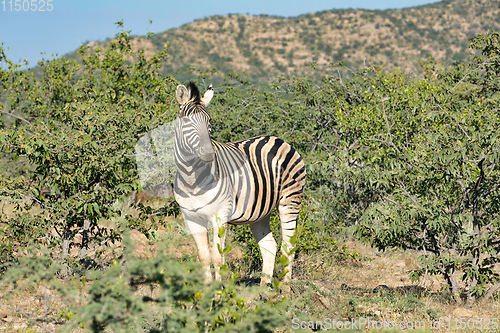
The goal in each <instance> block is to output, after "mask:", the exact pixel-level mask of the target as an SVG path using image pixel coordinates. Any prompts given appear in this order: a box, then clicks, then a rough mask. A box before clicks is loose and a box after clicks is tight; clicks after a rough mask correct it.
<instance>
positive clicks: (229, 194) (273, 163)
mask: <svg viewBox="0 0 500 333" xmlns="http://www.w3.org/2000/svg"><path fill="white" fill-rule="evenodd" d="M212 96H213V90H212V89H211V87H210V88H209V90H208V91H207V92H206V93H205V95H204V96H203V97H200V93H199V91H198V88H197V87H196V85H195V84H193V83H189V84H188V86H187V87H185V86H183V85H179V86H178V87H177V91H176V98H177V101H178V102H179V104H180V110H179V114H178V117H177V120H176V124H175V149H174V152H175V164H176V168H177V174H176V177H175V184H174V196H175V199H176V201H177V202H178V204H179V206H180V209H181V212H182V214H183V217H184V221H185V223H186V226H187V228H188V229H189V231H190V232H191V233H192V235H193V237H194V239H195V241H196V245H197V248H198V255H199V258H200V260H201V261H202V263H203V266H204V268H205V269H206V278H207V280H211V279H212V274H211V271H210V264H211V263H212V264H213V266H214V268H215V277H216V278H217V279H220V274H219V268H220V266H221V265H223V264H224V258H223V255H222V254H221V251H220V250H219V246H220V248H221V249H223V248H224V238H225V233H221V235H219V234H220V232H219V231H220V230H224V229H220V228H221V227H223V226H225V225H226V224H227V223H230V224H249V225H250V228H251V230H252V233H253V236H254V237H255V239H256V240H257V243H258V244H259V247H260V250H261V253H262V257H263V269H262V270H263V273H264V276H263V278H262V279H261V284H265V283H268V282H270V280H269V278H270V277H272V275H273V269H274V262H275V255H276V248H277V246H276V241H275V240H274V238H273V235H272V233H271V229H270V225H269V220H270V215H271V212H272V210H273V209H274V208H275V207H278V212H279V216H280V220H281V230H282V244H283V246H282V248H283V249H284V250H285V251H282V252H283V254H284V255H285V256H287V257H288V260H289V266H288V270H289V271H288V273H287V274H286V275H285V280H290V278H291V274H292V265H293V254H291V253H290V251H291V250H292V244H291V243H290V238H291V237H292V236H293V235H294V233H295V227H296V222H297V217H298V215H299V210H300V205H301V201H302V197H303V189H304V185H305V177H306V172H305V166H304V161H303V160H302V158H301V157H300V155H299V154H298V153H297V151H295V150H294V149H293V148H292V147H291V146H290V145H289V144H287V143H286V142H284V141H283V140H281V139H279V138H276V137H273V136H257V137H253V138H248V139H243V140H239V141H235V142H229V143H221V142H217V141H215V140H212V139H211V138H210V131H211V129H210V119H211V118H210V115H209V113H208V112H207V109H206V107H207V105H208V103H209V102H210V99H211V98H212ZM209 224H211V225H212V228H213V244H212V249H210V247H209V241H208V237H207V236H208V227H209ZM220 236H222V237H220ZM218 244H219V245H218Z"/></svg>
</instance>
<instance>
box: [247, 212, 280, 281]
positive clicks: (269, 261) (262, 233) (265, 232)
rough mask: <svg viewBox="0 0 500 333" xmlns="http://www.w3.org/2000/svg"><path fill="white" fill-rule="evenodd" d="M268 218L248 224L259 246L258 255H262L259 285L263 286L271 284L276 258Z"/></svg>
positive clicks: (274, 243)
mask: <svg viewBox="0 0 500 333" xmlns="http://www.w3.org/2000/svg"><path fill="white" fill-rule="evenodd" d="M269 221H270V218H269V216H266V217H265V218H263V219H262V220H260V221H257V222H255V223H253V224H250V229H251V230H252V234H253V237H254V238H255V240H256V241H257V243H258V244H259V248H260V253H261V254H262V273H263V274H264V275H263V276H262V278H261V280H260V285H261V286H263V285H265V284H267V283H270V282H271V279H270V278H272V277H273V272H274V261H275V258H276V248H277V245H276V241H275V240H274V237H273V233H272V232H271V226H270V224H269Z"/></svg>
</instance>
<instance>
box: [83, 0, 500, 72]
mask: <svg viewBox="0 0 500 333" xmlns="http://www.w3.org/2000/svg"><path fill="white" fill-rule="evenodd" d="M488 29H494V30H497V31H498V30H500V1H499V0H445V1H441V2H438V3H435V4H430V5H424V6H419V7H413V8H405V9H397V10H375V11H373V10H353V9H347V10H328V11H322V12H318V13H315V14H307V15H301V16H297V17H288V18H285V17H274V16H267V15H261V16H248V15H231V14H230V15H226V16H213V17H208V18H205V19H200V20H197V21H195V22H192V23H189V24H186V25H183V26H181V27H179V28H176V29H170V30H167V31H165V32H162V33H159V34H156V35H153V36H151V37H148V38H146V37H135V38H134V43H135V45H137V46H140V47H143V48H145V49H146V50H147V53H152V52H156V51H157V50H160V49H162V48H163V47H165V46H166V45H167V43H169V44H170V45H171V47H170V48H169V57H168V59H167V61H166V63H165V64H164V71H165V73H168V74H175V73H179V71H182V70H183V69H186V68H188V67H189V66H193V67H196V68H202V69H209V68H216V69H217V70H219V71H220V72H221V73H228V72H232V71H238V72H246V73H248V74H249V76H250V77H251V78H254V79H257V80H259V81H267V79H268V78H270V77H275V76H276V75H278V74H285V75H286V74H292V73H293V74H303V73H305V72H306V71H308V68H309V65H310V63H311V62H317V63H318V64H319V66H322V65H328V64H329V63H337V62H340V61H343V62H344V63H346V64H348V65H352V66H359V65H360V64H361V63H362V62H363V61H366V62H367V63H371V64H373V63H376V64H380V65H384V67H385V68H386V69H388V70H391V69H394V68H396V67H397V68H400V69H401V70H403V71H410V70H412V69H415V68H416V67H417V64H418V62H420V61H422V60H426V59H428V58H429V57H431V56H432V57H434V58H435V59H437V60H441V61H445V62H446V63H450V64H451V63H453V62H456V61H461V60H463V59H465V58H466V57H467V56H468V54H469V51H468V49H467V48H468V39H469V38H471V37H473V36H475V35H477V34H479V33H485V32H486V31H487V30H488ZM92 44H93V45H95V44H96V43H92ZM178 75H179V74H178ZM178 75H176V76H178Z"/></svg>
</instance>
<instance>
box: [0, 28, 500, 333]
mask: <svg viewBox="0 0 500 333" xmlns="http://www.w3.org/2000/svg"><path fill="white" fill-rule="evenodd" d="M119 24H121V23H119ZM499 43H500V36H499V34H498V33H496V32H489V33H488V34H486V35H479V36H477V37H475V38H474V39H472V40H471V49H472V51H473V56H472V57H471V59H470V61H469V62H467V63H461V64H456V65H454V66H451V67H446V66H444V65H442V64H439V63H436V62H435V61H433V60H432V59H431V60H429V62H427V63H425V64H422V73H421V74H420V75H418V76H415V75H410V74H407V73H403V72H401V71H397V70H396V71H392V72H390V73H386V72H385V71H384V70H383V69H382V68H379V67H376V66H370V67H363V68H361V69H359V70H353V69H351V68H347V67H345V66H342V64H338V65H334V64H332V65H331V69H332V71H331V72H335V73H337V74H335V75H334V76H330V75H323V78H322V80H321V81H317V80H315V79H313V77H318V70H319V69H317V68H316V69H315V67H316V65H315V64H314V63H312V64H311V71H315V72H314V74H313V75H311V77H278V78H276V80H275V82H274V84H273V85H272V86H271V87H263V86H258V85H254V84H252V83H250V82H249V81H248V80H247V79H246V77H245V76H244V75H243V74H236V73H231V74H228V75H226V76H225V77H224V81H223V82H222V83H221V84H220V85H218V86H216V87H215V88H216V94H215V97H214V99H213V101H212V103H211V106H210V112H211V114H212V117H213V120H212V135H213V136H214V138H215V139H217V140H219V141H230V140H236V139H239V138H244V137H249V136H252V135H260V134H267V135H276V136H279V137H281V138H283V139H284V140H286V141H287V142H289V143H290V144H291V145H292V146H294V147H295V148H296V149H297V150H298V151H299V152H300V154H301V155H302V156H303V157H304V159H305V161H306V165H307V174H308V180H307V184H308V185H307V193H306V199H305V202H304V208H303V210H302V213H301V219H300V221H299V227H298V230H297V238H298V242H297V244H298V250H297V254H298V255H299V256H300V255H302V254H306V253H314V252H318V251H323V252H324V251H325V249H326V250H328V249H332V251H330V254H331V255H340V256H344V257H345V256H349V255H350V254H348V253H346V252H345V251H344V250H345V249H339V247H338V243H337V241H336V239H335V237H336V236H335V235H338V234H343V235H349V234H354V233H355V234H356V236H358V237H359V238H361V239H364V240H367V241H369V242H370V243H371V244H372V245H373V246H375V247H377V248H379V249H382V250H385V249H390V248H402V249H414V250H418V251H420V252H419V253H421V256H420V258H421V266H420V268H419V269H417V270H415V271H413V272H412V277H413V278H414V279H424V280H425V279H426V277H427V275H428V274H440V275H442V276H443V277H444V278H445V279H446V281H447V282H448V286H449V289H450V292H451V293H452V295H453V297H454V298H455V300H456V302H457V303H459V304H461V303H463V302H465V303H466V304H467V305H471V304H472V303H473V302H474V301H475V300H477V299H478V298H480V297H485V298H489V297H491V296H492V295H493V293H494V292H495V291H496V290H498V289H499V288H500V276H499V274H498V270H496V269H495V268H496V267H495V266H497V265H498V262H499V260H500V257H499V255H498V253H500V215H499V214H500V191H499V188H500V170H499V163H500V154H499V148H500V138H499V134H498V128H500V109H499V105H500V96H499V90H500V79H499V78H500V44H499ZM79 52H80V54H81V56H82V59H83V60H82V62H81V63H76V62H73V61H68V60H67V59H65V58H64V57H63V58H60V59H52V60H47V61H44V62H41V63H40V64H39V71H40V73H41V74H40V75H34V74H33V73H32V72H31V71H30V70H27V71H21V70H20V68H19V65H16V64H14V63H13V62H11V61H9V60H8V59H6V58H5V55H4V54H3V52H2V50H1V49H0V61H3V62H5V63H6V64H7V67H8V68H7V69H6V70H1V71H0V87H1V89H2V95H1V96H0V102H1V104H0V111H1V112H2V113H3V114H4V117H3V118H2V119H3V121H2V127H1V130H0V136H1V144H2V146H1V149H2V153H3V154H4V156H3V159H4V161H6V162H5V163H3V164H2V168H3V170H2V174H1V178H0V195H1V200H2V203H3V205H4V204H5V203H10V204H11V205H13V204H15V207H14V208H13V210H12V212H9V213H7V212H6V213H4V212H2V217H1V222H2V225H1V228H0V260H1V263H2V266H1V267H2V269H4V270H5V269H6V268H7V267H9V266H15V268H14V269H10V270H7V272H5V273H4V277H5V279H6V280H5V281H10V282H12V281H16V280H19V279H22V278H27V277H28V276H29V275H30V274H29V273H26V272H28V271H29V270H28V271H26V270H24V271H23V270H22V269H21V270H20V268H22V267H31V268H30V269H32V270H33V271H36V270H37V269H38V270H39V266H36V267H38V268H33V267H35V266H34V265H42V266H43V265H45V267H47V268H49V267H50V270H48V271H50V272H57V273H58V274H61V275H62V276H63V277H67V276H77V274H81V275H82V276H86V275H88V276H90V278H91V280H92V281H93V282H92V284H91V285H90V286H87V287H88V288H87V289H86V292H87V293H88V295H89V298H87V300H88V304H84V305H82V306H79V307H76V308H75V309H73V310H71V311H70V310H68V312H65V313H64V314H63V317H64V319H65V320H67V322H68V324H69V325H70V327H75V325H83V326H85V327H86V328H89V329H91V330H94V331H102V330H105V329H111V330H113V329H114V330H122V329H125V327H133V328H134V329H135V330H141V329H142V328H147V329H149V330H150V331H152V332H155V331H171V330H177V329H180V328H183V329H191V330H194V331H205V330H207V329H211V330H218V329H221V330H225V329H228V330H230V329H233V328H234V329H236V328H243V327H246V329H247V330H248V331H252V330H258V329H259V328H258V327H260V326H256V325H261V324H262V325H263V326H262V327H261V328H262V330H267V331H268V330H271V329H272V328H271V326H272V325H275V326H274V327H276V325H277V326H279V325H281V324H283V323H284V322H283V320H281V321H280V320H279V318H278V317H279V315H278V314H283V313H284V312H283V311H284V309H285V307H282V306H281V305H280V304H281V303H280V302H277V301H276V299H275V298H273V297H275V296H276V295H273V296H271V298H272V299H273V301H271V302H267V303H266V302H264V304H260V303H259V304H260V305H255V303H250V304H249V303H246V300H245V299H244V298H242V297H239V296H238V293H240V292H241V291H240V289H238V288H239V287H238V288H237V287H236V286H235V285H234V283H232V284H228V283H229V282H227V283H226V285H225V287H224V288H222V287H221V285H219V284H217V285H214V286H211V287H209V289H203V288H205V287H203V286H201V285H200V284H199V276H198V272H199V268H198V266H197V265H196V264H194V263H192V262H191V261H189V260H187V261H186V260H181V259H175V258H170V257H168V258H167V257H161V258H160V257H159V258H157V259H154V260H149V261H143V260H140V259H137V258H135V257H134V256H132V255H130V253H129V252H128V253H129V254H128V255H127V252H126V253H125V254H124V256H123V257H121V258H117V259H120V260H121V261H116V260H115V261H111V262H104V261H100V260H99V253H100V252H99V251H100V250H101V249H103V248H105V247H106V246H107V245H108V244H109V243H110V242H114V241H117V240H120V239H121V235H122V233H123V232H124V231H125V230H127V229H128V228H135V229H138V230H140V231H141V232H143V233H144V234H146V235H148V236H151V235H152V231H151V230H152V229H153V228H154V227H155V226H156V225H157V223H158V222H163V221H164V219H163V217H164V216H166V215H173V214H175V213H176V209H175V205H173V204H172V203H171V202H170V201H167V202H165V203H164V204H163V205H162V207H161V208H160V209H158V210H153V209H152V208H151V207H147V206H144V205H142V204H140V205H138V207H137V208H138V209H139V214H131V213H129V211H128V210H127V209H123V208H124V206H123V204H122V203H123V198H124V196H125V195H126V194H128V193H130V192H132V191H136V190H140V185H139V184H140V182H139V176H138V173H137V167H136V163H135V155H134V145H135V143H136V142H137V140H138V139H139V137H140V135H141V134H142V133H145V132H148V131H150V130H151V129H153V128H154V127H156V126H159V125H161V124H164V123H167V122H169V121H172V120H173V119H175V115H176V108H175V107H174V104H175V103H174V102H173V91H174V88H175V86H176V84H178V82H177V81H176V80H175V79H174V78H172V77H163V76H161V75H160V74H159V69H160V66H161V63H162V61H163V59H164V57H165V56H166V52H161V53H159V54H157V55H154V56H151V57H146V56H145V54H144V51H142V50H134V49H133V48H132V47H131V44H130V36H129V35H128V33H127V32H124V31H122V32H120V33H119V34H118V35H117V36H116V39H115V40H113V41H112V42H111V43H110V46H109V48H107V49H100V48H96V49H91V48H89V47H82V48H81V49H80V50H79ZM212 74H213V71H203V72H201V73H198V75H197V78H196V80H197V82H198V84H200V85H201V86H202V89H203V86H206V85H208V83H210V82H209V81H210V78H211V75H212ZM14 160H17V161H18V163H17V164H16V163H14ZM19 161H22V163H24V164H29V165H26V166H23V165H22V164H21V165H20V164H19ZM13 168H14V169H13ZM20 169H22V172H21V171H19V170H20ZM159 217H161V219H160V218H159ZM276 224H277V221H274V222H273V231H277V229H278V228H276ZM233 239H234V240H236V241H239V242H242V243H244V244H245V247H244V251H247V252H246V254H247V255H248V257H247V258H250V260H256V259H255V256H256V255H257V253H258V250H257V247H256V246H255V244H254V243H252V241H251V239H250V234H249V231H248V229H245V228H234V230H233ZM33 246H34V249H35V250H34V251H35V252H36V251H39V250H42V249H50V250H51V252H49V253H48V254H46V255H45V256H42V255H39V256H36V255H35V256H34V257H31V258H32V260H27V259H26V258H28V257H25V256H24V254H25V252H26V250H25V249H26V248H27V247H33ZM75 250H76V251H75ZM96 250H97V252H95V251H96ZM351 256H355V254H352V255H351ZM36 258H38V259H36ZM82 265H83V267H82ZM283 265H284V266H286V263H283ZM106 266H109V267H108V268H107V269H105V267H106ZM254 266H255V265H254ZM254 266H252V265H250V266H249V267H252V268H256V267H254ZM91 267H92V268H93V269H94V268H95V269H96V270H93V271H92V272H91V271H86V269H90V268H91ZM497 267H498V266H497ZM48 271H47V272H48ZM16 272H17V273H16ZM19 272H21V273H19ZM23 272H24V273H23ZM16 274H24V275H16ZM33 276H39V277H40V279H44V280H48V279H49V277H48V275H46V274H45V275H43V276H42V275H36V274H35V275H33ZM232 277H233V279H234V280H235V281H236V279H237V276H236V275H234V274H233V276H232ZM460 280H462V281H460ZM81 281H82V284H83V283H84V281H85V279H83V280H81ZM143 285H144V286H146V285H147V286H152V287H151V288H153V287H154V286H157V287H159V288H160V290H161V292H160V294H159V296H148V297H149V298H148V297H146V296H144V297H143V298H142V299H139V298H136V294H137V292H138V290H139V286H143ZM281 286H282V284H280V283H275V285H274V287H275V288H277V289H279V287H281ZM54 288H56V286H55V285H54ZM57 288H59V287H57ZM236 289H238V292H237V291H236ZM206 295H209V296H206ZM110 304H113V307H114V308H115V309H116V308H119V309H122V310H120V312H119V316H118V317H117V316H111V315H110V313H111V312H109V313H106V312H105V311H104V312H103V311H102V309H103V308H104V307H105V306H107V307H108V308H109V306H110ZM158 305H160V306H158ZM219 305H220V307H218V306H219ZM278 305H279V306H278ZM162 307H163V308H164V309H163V310H162V311H163V312H160V313H156V312H154V314H152V313H151V312H152V311H156V310H158V309H160V308H162ZM165 308H168V310H165ZM218 309H219V310H220V311H219V310H218ZM72 311H75V313H76V315H75V316H73V314H74V313H73V312H72ZM110 311H111V310H110ZM218 311H219V312H218ZM224 311H225V312H224ZM115 314H116V313H115ZM74 318H77V319H76V320H73V319H74ZM256 318H258V319H259V320H257V319H256ZM251 323H253V324H251ZM270 323H273V324H270ZM248 325H250V326H248Z"/></svg>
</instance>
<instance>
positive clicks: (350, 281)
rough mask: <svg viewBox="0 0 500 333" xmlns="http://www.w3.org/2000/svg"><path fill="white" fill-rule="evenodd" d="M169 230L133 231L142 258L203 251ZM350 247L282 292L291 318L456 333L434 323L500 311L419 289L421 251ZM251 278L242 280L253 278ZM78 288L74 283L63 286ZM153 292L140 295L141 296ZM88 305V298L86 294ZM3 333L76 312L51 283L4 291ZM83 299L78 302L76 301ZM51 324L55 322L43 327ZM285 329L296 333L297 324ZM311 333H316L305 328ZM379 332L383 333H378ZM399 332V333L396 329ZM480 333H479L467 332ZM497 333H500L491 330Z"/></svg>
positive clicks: (436, 283) (238, 254) (234, 257)
mask: <svg viewBox="0 0 500 333" xmlns="http://www.w3.org/2000/svg"><path fill="white" fill-rule="evenodd" d="M170 224H171V225H172V227H171V228H170V229H164V228H161V229H159V230H158V233H157V238H156V240H155V241H150V240H148V239H147V238H146V237H145V236H144V235H142V234H140V233H138V232H136V231H132V234H131V236H132V239H133V240H134V242H135V253H136V254H137V255H138V256H140V257H143V258H144V259H147V258H150V257H154V256H156V255H161V254H162V253H165V252H166V253H172V254H174V255H175V256H177V257H182V256H185V255H189V256H192V255H194V254H195V253H196V249H195V247H194V244H193V241H192V239H191V237H190V236H189V235H188V234H187V233H186V232H185V230H183V228H182V227H180V225H179V224H178V221H175V220H171V221H170ZM347 245H348V248H349V249H352V250H356V251H358V252H359V254H360V255H359V257H358V258H359V260H357V261H352V260H350V261H338V260H337V259H334V258H332V257H328V256H326V255H320V256H300V257H299V258H298V260H297V265H296V269H295V273H294V281H293V282H292V283H290V284H288V285H284V286H283V289H282V293H283V295H284V296H286V297H287V298H288V299H290V300H291V302H292V303H291V304H292V306H291V307H290V310H289V315H290V320H292V318H293V317H295V316H300V318H301V320H311V321H314V322H316V321H323V320H324V319H326V318H330V319H332V318H333V319H335V320H341V321H344V322H348V321H351V320H354V321H356V320H358V321H359V320H361V319H362V318H365V319H367V318H369V319H370V320H371V321H372V322H383V321H384V320H385V321H386V322H390V321H391V322H394V323H397V324H399V323H402V322H407V323H409V322H412V323H425V325H426V326H425V330H420V331H421V332H452V331H457V330H454V329H453V330H452V329H449V328H448V327H444V322H443V323H442V324H443V327H441V329H432V330H431V329H430V324H431V322H432V321H434V322H436V320H439V318H442V320H447V319H450V320H451V324H452V326H453V325H454V322H453V320H455V319H457V320H460V318H464V319H465V320H469V319H480V318H483V319H484V318H490V319H491V318H495V317H498V314H499V313H500V299H499V297H498V296H497V297H496V298H494V299H493V300H490V301H488V302H482V301H480V302H478V303H477V304H476V305H474V306H473V307H472V308H471V309H464V308H459V307H457V306H456V305H455V303H454V302H453V301H452V300H451V297H450V295H449V294H448V293H447V291H446V290H445V289H446V288H445V286H446V284H445V282H444V281H443V280H442V279H441V278H440V277H435V276H432V277H427V280H426V283H425V285H424V286H423V285H420V284H414V283H412V282H411V281H410V279H409V278H408V272H409V271H410V270H412V269H414V268H416V267H417V262H416V257H417V254H416V253H412V252H402V251H393V252H385V253H380V252H378V251H376V250H374V249H372V248H370V247H368V246H366V245H364V244H361V243H359V242H356V241H352V242H349V243H348V244H347ZM234 247H235V248H234V249H233V250H232V251H231V252H230V254H229V255H228V258H227V260H228V261H229V262H232V263H233V266H234V264H236V266H237V263H238V262H239V261H242V260H243V259H242V249H241V248H240V247H239V246H238V245H236V244H235V246H234ZM121 250H122V249H121V244H120V243H117V244H115V245H114V246H113V248H110V249H109V250H108V251H109V252H108V253H107V255H109V257H110V258H111V257H112V256H117V255H119V253H121ZM249 278H251V276H249V275H247V276H243V277H242V280H247V281H248V279H249ZM64 283H65V284H66V285H67V286H68V287H71V288H76V284H75V282H74V281H65V282H64ZM150 292H154V291H151V290H149V289H148V290H139V291H138V295H139V294H141V293H142V294H143V293H150ZM80 297H81V300H82V301H83V300H84V298H85V294H84V292H81V295H80ZM0 299H1V302H0V305H1V306H0V332H44V331H45V332H54V331H57V326H58V325H57V323H54V322H53V321H54V320H55V321H58V320H60V321H61V322H62V319H58V318H59V316H60V315H61V314H64V310H65V309H67V308H68V307H69V304H70V303H69V302H70V300H69V299H65V298H64V297H63V296H61V295H59V294H58V293H57V292H55V291H54V290H50V289H46V288H45V286H44V284H42V283H41V284H39V285H34V286H28V287H25V288H23V289H21V290H19V289H18V290H17V291H16V293H12V289H11V288H8V289H3V290H0ZM77 300H78V298H77ZM44 318H52V322H51V323H48V324H46V323H44V322H43V319H44ZM291 325H292V321H291V322H290V326H289V327H287V328H283V329H281V330H280V331H292V330H291V327H292V326H291ZM306 331H310V330H306ZM373 331H377V330H373ZM392 331H394V330H392ZM396 331H399V330H396ZM467 331H469V332H470V331H473V330H467ZM489 331H494V330H489Z"/></svg>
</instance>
